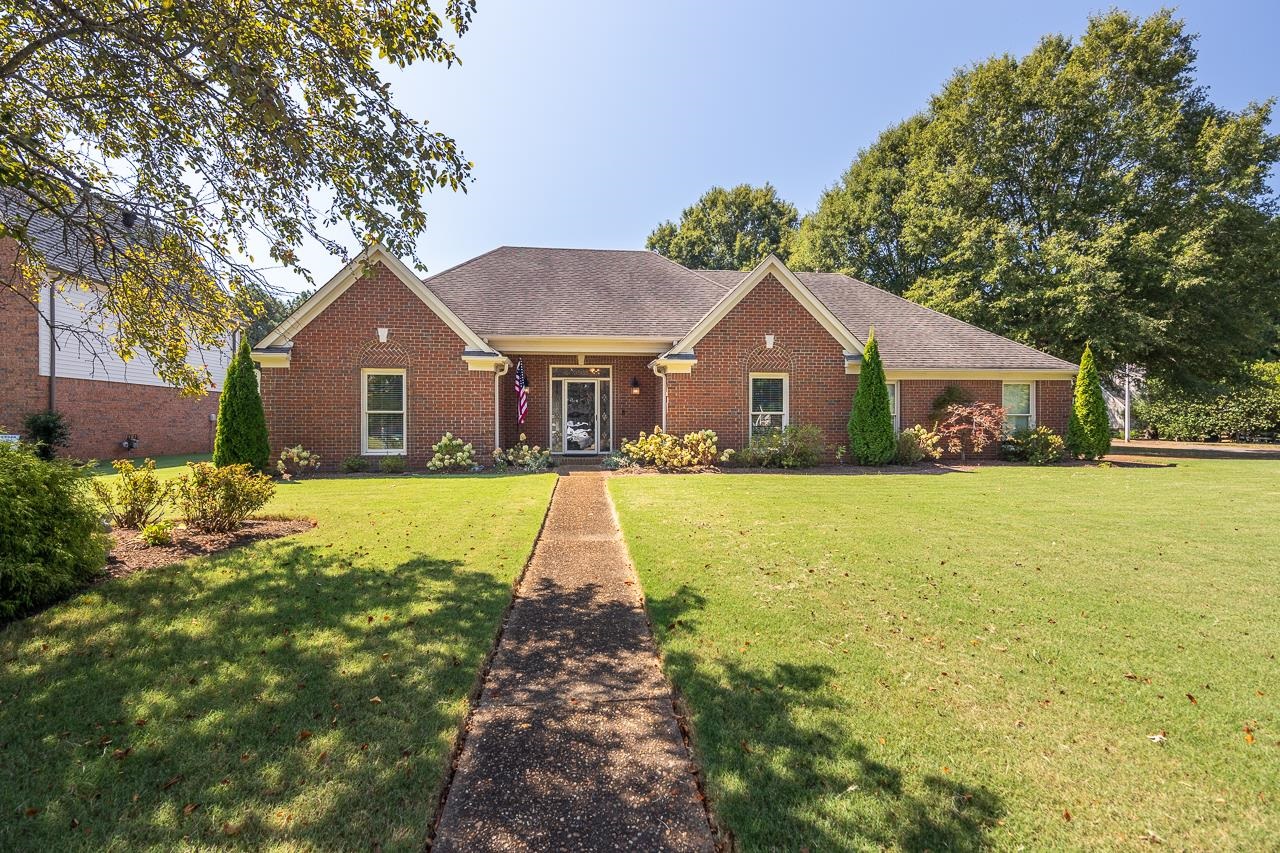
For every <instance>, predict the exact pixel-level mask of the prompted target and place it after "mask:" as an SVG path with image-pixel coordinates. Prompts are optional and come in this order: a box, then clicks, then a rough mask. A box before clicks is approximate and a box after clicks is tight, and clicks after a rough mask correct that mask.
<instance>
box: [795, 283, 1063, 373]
mask: <svg viewBox="0 0 1280 853" xmlns="http://www.w3.org/2000/svg"><path fill="white" fill-rule="evenodd" d="M806 272H809V273H816V274H818V275H838V276H840V277H841V278H845V279H848V280H849V281H851V282H853V283H854V284H857V285H861V286H862V287H869V288H871V289H872V290H875V291H878V292H880V293H883V294H885V295H886V296H891V297H893V298H894V299H896V300H898V301H899V302H905V303H906V304H908V305H910V306H912V307H914V308H919V309H921V310H923V311H928V312H929V313H930V314H936V315H937V316H939V317H944V318H946V319H948V320H951V321H952V322H955V323H961V324H963V325H965V326H968V327H969V328H971V329H977V330H978V331H979V332H982V333H983V334H986V335H991V336H993V337H997V338H999V339H1000V340H1002V341H1008V342H1009V343H1011V344H1014V345H1015V346H1020V347H1022V348H1023V349H1025V350H1030V351H1031V352H1033V353H1035V354H1036V355H1047V356H1049V358H1055V359H1057V360H1058V361H1060V362H1062V363H1063V364H1070V365H1071V366H1072V367H1075V366H1076V365H1074V364H1071V362H1069V361H1067V360H1066V359H1065V358H1058V357H1057V356H1056V355H1053V354H1052V353H1047V352H1045V351H1044V350H1039V349H1036V348H1035V347H1033V346H1031V345H1029V344H1024V343H1023V342H1022V341H1015V340H1014V339H1013V338H1010V337H1007V336H1005V335H1001V334H999V333H997V332H993V331H991V330H990V329H984V328H982V327H981V326H979V325H977V324H976V323H970V322H969V321H968V320H962V319H960V318H959V317H956V316H954V315H952V314H948V313H946V312H945V311H939V310H937V309H936V308H930V307H929V306H928V305H922V304H921V303H919V302H916V301H914V300H912V299H907V298H906V297H905V296H901V295H899V294H897V293H894V292H893V291H892V290H886V289H885V288H883V287H879V286H878V285H874V284H872V283H870V282H868V281H863V280H862V279H860V278H854V277H853V276H851V275H849V274H847V273H842V272H822V271H819V270H807V271H806ZM815 295H816V294H815ZM818 298H819V299H821V298H822V297H820V296H819V297H818ZM829 308H830V306H828V309H829Z"/></svg>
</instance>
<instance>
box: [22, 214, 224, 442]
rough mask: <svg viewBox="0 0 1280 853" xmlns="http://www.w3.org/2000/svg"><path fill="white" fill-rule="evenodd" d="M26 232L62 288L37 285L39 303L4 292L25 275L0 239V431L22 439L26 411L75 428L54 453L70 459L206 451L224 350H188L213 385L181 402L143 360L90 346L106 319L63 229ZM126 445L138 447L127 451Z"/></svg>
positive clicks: (38, 227)
mask: <svg viewBox="0 0 1280 853" xmlns="http://www.w3.org/2000/svg"><path fill="white" fill-rule="evenodd" d="M27 227H28V232H29V233H30V234H31V236H32V238H33V239H34V240H36V241H39V245H40V248H41V251H42V252H44V254H45V257H46V259H47V261H48V264H49V267H50V269H51V270H53V271H54V272H55V273H57V274H58V275H61V276H65V277H64V278H63V279H62V282H61V283H62V284H63V285H64V288H63V289H61V290H59V288H58V286H57V285H55V284H43V285H42V286H41V288H40V290H39V294H40V296H39V302H38V306H37V305H33V304H32V303H31V302H30V301H28V300H27V299H26V298H24V297H23V296H22V295H20V294H19V293H17V292H15V291H14V290H12V289H9V288H7V287H5V286H4V282H10V281H14V282H16V281H17V278H18V276H20V275H21V272H20V271H19V270H18V269H17V268H16V267H15V263H16V260H17V257H18V246H17V243H16V242H14V241H13V240H11V239H3V240H0V427H4V430H7V431H9V432H12V433H17V434H21V433H22V422H23V419H24V418H25V417H26V416H27V415H28V414H31V413H32V412H39V411H44V410H46V409H49V408H53V409H55V410H56V411H58V412H61V413H62V415H63V416H64V417H65V418H66V420H67V423H68V425H69V426H70V429H71V443H70V445H69V446H68V447H66V448H64V449H62V450H61V451H60V452H61V453H63V454H64V455H67V456H73V457H77V458H82V459H115V458H121V457H141V456H159V455H163V454H172V453H204V452H208V451H209V450H211V449H212V446H213V430H214V422H215V419H216V416H217V411H218V391H219V389H221V387H222V380H223V376H224V375H225V373H226V369H227V364H228V363H229V361H230V354H229V351H227V350H199V351H195V352H193V353H192V354H191V359H190V360H191V362H192V363H194V364H205V365H207V366H208V368H209V371H210V373H211V375H212V377H213V381H214V388H213V390H212V391H211V392H210V393H208V394H206V395H205V396H203V397H183V396H182V395H181V394H180V393H179V392H178V390H177V389H176V388H174V387H172V386H170V385H168V384H167V383H165V382H164V381H163V380H161V379H160V378H159V377H158V376H156V374H155V371H154V370H153V368H152V365H151V362H150V360H149V359H148V358H147V357H146V354H145V353H141V352H139V353H137V354H136V355H135V357H134V358H133V359H131V360H130V361H128V362H125V361H123V360H121V359H120V358H119V356H117V355H116V354H115V353H114V352H113V351H112V350H111V348H110V347H109V346H108V345H106V344H105V343H104V342H102V341H101V340H100V339H99V341H98V343H96V344H90V343H89V342H90V341H91V340H92V339H93V338H94V337H95V336H100V335H101V334H105V333H106V332H104V331H103V329H100V328H99V327H104V328H105V329H106V330H107V331H109V327H110V319H109V318H105V317H103V316H101V313H100V312H98V311H97V310H96V308H97V298H98V297H97V294H96V292H95V290H94V285H93V284H92V282H85V281H84V280H83V279H81V278H78V277H76V275H75V273H74V270H75V269H76V266H77V265H76V264H75V263H74V259H73V258H72V257H71V255H72V254H73V253H71V252H68V250H67V249H66V247H65V245H64V240H63V238H62V230H61V227H60V225H58V224H57V223H55V222H54V221H53V220H52V219H47V218H41V217H35V218H33V219H32V220H31V221H30V222H29V223H28V226H27ZM75 281H79V282H81V285H80V286H77V285H76V284H74V283H73V282H75ZM51 308H52V312H51V311H50V309H51ZM51 316H52V320H53V323H52V327H51V325H50V322H49V320H50V317H51ZM130 443H131V444H133V445H134V446H133V447H131V448H130V447H126V446H125V445H126V444H130Z"/></svg>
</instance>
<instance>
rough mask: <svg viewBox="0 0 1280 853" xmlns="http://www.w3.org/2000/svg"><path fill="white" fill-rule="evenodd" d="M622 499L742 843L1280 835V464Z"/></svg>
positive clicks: (633, 488)
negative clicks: (1162, 736)
mask: <svg viewBox="0 0 1280 853" xmlns="http://www.w3.org/2000/svg"><path fill="white" fill-rule="evenodd" d="M610 489H611V491H612V493H613V496H614V498H615V501H616V503H617V506H618V510H619V513H620V516H621V519H622V526H623V529H624V532H625V535H626V538H627V542H628V544H629V546H630V549H631V553H632V555H633V557H634V559H635V561H636V563H637V566H638V568H639V572H640V577H641V580H642V582H643V585H644V589H645V593H646V596H647V601H648V607H649V609H650V612H651V614H652V617H653V620H654V622H655V628H656V631H657V634H658V640H659V643H660V645H661V648H662V651H663V654H664V658H665V664H666V667H667V671H668V673H669V674H670V676H671V678H672V680H673V681H674V682H675V684H676V685H677V687H678V688H679V689H680V690H681V691H682V693H683V696H684V699H685V701H686V702H687V704H688V707H689V709H690V716H691V719H692V723H693V729H694V742H695V749H696V752H697V757H698V758H699V760H700V761H701V762H702V764H703V766H704V768H705V770H706V773H707V779H708V786H709V791H710V797H711V801H712V804H713V807H714V808H715V810H716V811H717V813H718V814H719V815H720V817H721V818H723V820H724V821H725V823H726V824H727V825H728V826H729V827H730V828H731V829H732V831H733V832H734V834H735V835H736V836H737V838H738V840H739V841H740V842H741V845H742V848H743V849H744V850H765V849H783V850H798V849H803V848H808V849H810V850H815V851H816V850H832V849H871V848H879V847H882V846H885V847H897V848H903V849H913V850H918V849H925V848H929V849H933V850H946V849H952V850H972V849H978V848H987V847H993V848H998V849H1013V848H1018V847H1023V846H1025V847H1029V848H1034V849H1045V848H1062V847H1069V848H1082V847H1106V848H1116V847H1119V848H1137V847H1141V848H1143V849H1149V845H1150V844H1151V843H1154V842H1155V841H1156V840H1157V839H1159V840H1160V841H1162V842H1163V843H1164V845H1165V849H1266V848H1269V849H1274V844H1275V841H1276V839H1277V838H1280V661H1278V660H1277V654H1278V653H1280V576H1278V575H1277V570H1278V569H1280V527H1278V524H1280V522H1277V519H1280V462H1274V461H1209V460H1183V461H1179V462H1178V464H1177V466H1176V467H1143V468H1138V467H1123V468H1122V467H1113V468H1092V467H1065V468H1047V469H1035V468H1021V467H992V468H987V469H982V470H979V471H978V472H976V473H953V474H946V475H941V476H925V475H919V476H826V477H818V476H815V477H802V476H759V475H735V476H730V475H725V476H686V477H615V478H613V479H612V480H611V481H610ZM1162 732H1163V733H1164V734H1165V735H1166V737H1167V740H1165V741H1164V742H1163V743H1159V742H1155V741H1153V740H1151V739H1150V738H1149V736H1150V735H1159V734H1160V733H1162Z"/></svg>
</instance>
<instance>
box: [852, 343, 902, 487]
mask: <svg viewBox="0 0 1280 853" xmlns="http://www.w3.org/2000/svg"><path fill="white" fill-rule="evenodd" d="M896 444H897V436H895V435H894V434H893V412H892V411H891V410H890V408H889V389H888V388H886V387H885V382H884V365H883V364H882V363H881V362H880V346H879V345H878V344H877V343H876V333H875V330H874V329H872V330H871V335H870V336H869V337H868V338H867V346H866V348H865V349H864V350H863V351H862V370H861V371H860V373H859V375H858V389H857V391H855V392H854V395H853V411H852V412H850V413H849V454H850V455H851V456H852V457H853V459H854V460H855V461H856V462H858V464H860V465H886V464H888V463H889V462H892V461H893V452H894V447H895V445H896Z"/></svg>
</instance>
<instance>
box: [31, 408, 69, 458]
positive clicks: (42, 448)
mask: <svg viewBox="0 0 1280 853" xmlns="http://www.w3.org/2000/svg"><path fill="white" fill-rule="evenodd" d="M22 429H23V430H24V431H25V432H26V436H25V438H26V440H27V443H28V444H30V445H31V446H32V447H34V448H35V451H36V455H37V456H39V457H40V458H41V459H43V460H45V461H46V462H48V461H49V460H50V459H52V458H53V457H55V456H57V455H58V448H59V447H66V446H67V445H68V444H69V443H70V442H71V427H70V426H69V425H68V424H67V419H66V418H64V417H63V416H62V413H61V412H55V411H53V410H47V411H43V412H32V413H31V414H29V415H27V416H26V417H25V418H23V419H22Z"/></svg>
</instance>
